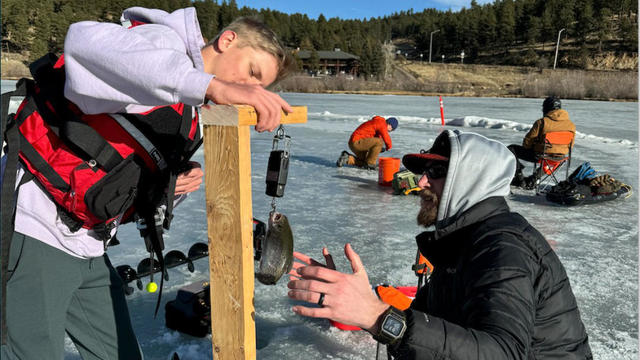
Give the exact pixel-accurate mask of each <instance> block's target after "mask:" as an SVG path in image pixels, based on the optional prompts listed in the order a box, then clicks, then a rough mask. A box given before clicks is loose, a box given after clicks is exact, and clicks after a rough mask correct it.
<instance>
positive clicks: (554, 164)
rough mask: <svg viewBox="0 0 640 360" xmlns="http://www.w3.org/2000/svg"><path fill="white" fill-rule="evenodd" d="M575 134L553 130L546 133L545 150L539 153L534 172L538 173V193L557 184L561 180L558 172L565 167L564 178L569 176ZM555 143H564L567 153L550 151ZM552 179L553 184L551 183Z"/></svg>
mask: <svg viewBox="0 0 640 360" xmlns="http://www.w3.org/2000/svg"><path fill="white" fill-rule="evenodd" d="M574 136H575V134H574V133H573V132H571V131H553V132H548V133H546V134H545V137H544V144H545V145H544V151H543V152H542V154H539V155H538V161H537V162H535V163H534V169H533V173H534V174H536V175H537V180H536V193H537V194H541V193H542V192H543V191H545V190H546V188H547V187H549V186H550V185H557V184H558V183H559V182H560V181H559V180H558V177H557V176H556V173H557V172H558V171H559V170H560V169H561V168H562V167H564V168H565V170H566V171H565V175H564V179H563V180H566V179H567V178H568V177H569V168H570V166H571V148H572V147H573V138H574ZM554 145H564V146H566V147H567V149H568V152H567V154H554V153H548V152H547V151H548V150H549V149H551V148H552V147H553V146H554ZM547 180H550V181H551V182H552V183H553V184H551V183H550V181H547Z"/></svg>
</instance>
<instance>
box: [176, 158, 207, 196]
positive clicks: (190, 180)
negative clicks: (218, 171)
mask: <svg viewBox="0 0 640 360" xmlns="http://www.w3.org/2000/svg"><path fill="white" fill-rule="evenodd" d="M189 164H190V165H191V169H189V170H187V171H185V172H183V173H181V174H180V175H178V178H177V179H176V195H182V194H186V193H190V192H194V191H196V190H198V189H199V188H200V184H202V177H203V176H204V172H202V169H201V168H200V164H199V163H197V162H195V161H189Z"/></svg>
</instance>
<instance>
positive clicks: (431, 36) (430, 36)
mask: <svg viewBox="0 0 640 360" xmlns="http://www.w3.org/2000/svg"><path fill="white" fill-rule="evenodd" d="M438 31H440V30H436V31H432V32H431V35H429V64H431V43H432V42H433V34H435V33H437V32H438Z"/></svg>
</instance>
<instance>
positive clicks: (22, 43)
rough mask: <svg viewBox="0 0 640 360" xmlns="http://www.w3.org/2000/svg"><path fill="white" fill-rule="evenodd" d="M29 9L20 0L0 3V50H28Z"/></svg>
mask: <svg viewBox="0 0 640 360" xmlns="http://www.w3.org/2000/svg"><path fill="white" fill-rule="evenodd" d="M29 12H30V11H29V8H28V4H27V3H26V2H24V1H22V0H3V1H2V49H3V50H9V51H24V50H27V49H28V48H29V37H28V29H29Z"/></svg>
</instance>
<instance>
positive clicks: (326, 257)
mask: <svg viewBox="0 0 640 360" xmlns="http://www.w3.org/2000/svg"><path fill="white" fill-rule="evenodd" d="M322 256H324V260H325V261H326V262H327V267H328V268H329V269H333V270H335V269H336V264H335V263H334V262H333V256H331V254H329V249H327V248H326V247H323V248H322Z"/></svg>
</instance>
